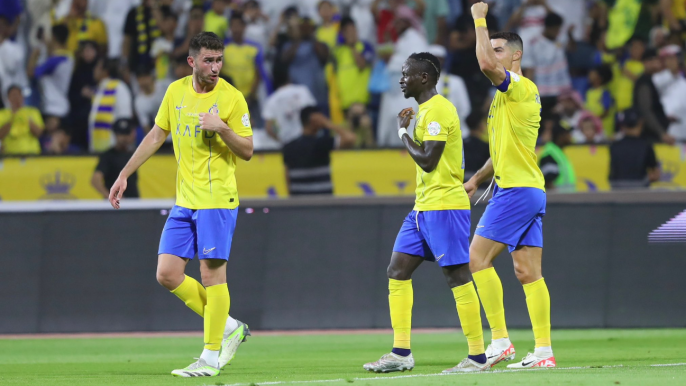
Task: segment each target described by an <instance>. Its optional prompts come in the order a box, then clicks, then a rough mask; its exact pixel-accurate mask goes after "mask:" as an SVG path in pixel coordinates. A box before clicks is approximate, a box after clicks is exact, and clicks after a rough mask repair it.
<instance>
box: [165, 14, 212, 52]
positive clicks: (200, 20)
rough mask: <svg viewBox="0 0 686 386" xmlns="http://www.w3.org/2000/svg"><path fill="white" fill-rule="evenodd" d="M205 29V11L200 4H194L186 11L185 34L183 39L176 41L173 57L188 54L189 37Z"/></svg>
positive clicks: (191, 37)
mask: <svg viewBox="0 0 686 386" xmlns="http://www.w3.org/2000/svg"><path fill="white" fill-rule="evenodd" d="M204 29H205V13H204V12H203V9H202V6H200V5H194V6H193V7H192V8H191V10H190V11H189V13H188V25H187V26H186V34H185V35H184V38H183V40H179V41H177V45H176V46H175V47H174V52H173V54H172V55H173V57H174V58H177V57H180V56H183V57H184V58H186V57H187V56H188V48H189V47H190V42H191V39H193V37H194V36H195V35H197V34H199V33H200V32H202V31H204Z"/></svg>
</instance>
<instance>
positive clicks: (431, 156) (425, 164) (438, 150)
mask: <svg viewBox="0 0 686 386" xmlns="http://www.w3.org/2000/svg"><path fill="white" fill-rule="evenodd" d="M413 115H414V111H412V108H406V109H403V111H401V112H400V114H398V126H399V127H398V135H399V136H400V139H401V140H402V141H403V144H404V145H405V148H406V149H407V152H408V153H410V157H412V159H413V160H414V162H416V163H417V165H419V167H420V168H422V170H424V171H425V172H427V173H431V172H432V171H434V169H436V166H438V161H440V159H441V155H443V150H444V149H445V141H424V143H422V145H421V146H420V145H417V144H416V143H415V142H414V141H413V140H412V138H411V137H410V135H409V134H407V126H409V124H410V121H411V120H412V116H413Z"/></svg>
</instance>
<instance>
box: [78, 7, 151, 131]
mask: <svg viewBox="0 0 686 386" xmlns="http://www.w3.org/2000/svg"><path fill="white" fill-rule="evenodd" d="M139 3H140V0H116V1H102V0H92V1H90V2H89V3H88V10H89V11H90V12H91V13H92V14H93V15H94V16H96V17H98V18H100V19H101V20H102V21H103V23H104V24H105V28H106V29H107V57H108V58H110V59H114V58H118V57H120V56H121V49H122V43H123V41H124V24H125V23H126V15H127V14H128V12H129V10H130V9H131V7H134V6H136V5H137V4H139ZM72 140H73V139H72Z"/></svg>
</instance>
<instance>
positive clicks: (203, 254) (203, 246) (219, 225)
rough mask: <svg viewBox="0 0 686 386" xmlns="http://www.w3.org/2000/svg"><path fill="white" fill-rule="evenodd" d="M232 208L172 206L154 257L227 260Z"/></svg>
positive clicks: (233, 224) (233, 221)
mask: <svg viewBox="0 0 686 386" xmlns="http://www.w3.org/2000/svg"><path fill="white" fill-rule="evenodd" d="M237 216H238V208H236V209H188V208H184V207H181V206H177V205H174V207H173V208H172V210H171V212H170V213H169V217H168V218H167V223H166V224H164V230H162V238H161V239H160V248H159V249H158V251H157V254H159V255H161V254H163V253H168V254H170V255H175V256H179V257H183V258H186V259H192V258H194V257H195V255H196V254H197V255H198V258H199V259H222V260H229V252H230V251H231V239H232V238H233V232H234V231H235V230H236V217H237Z"/></svg>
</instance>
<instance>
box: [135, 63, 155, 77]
mask: <svg viewBox="0 0 686 386" xmlns="http://www.w3.org/2000/svg"><path fill="white" fill-rule="evenodd" d="M153 72H154V69H153V67H152V66H151V65H149V64H146V63H141V64H140V65H139V66H138V67H137V68H136V76H152V75H153Z"/></svg>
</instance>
